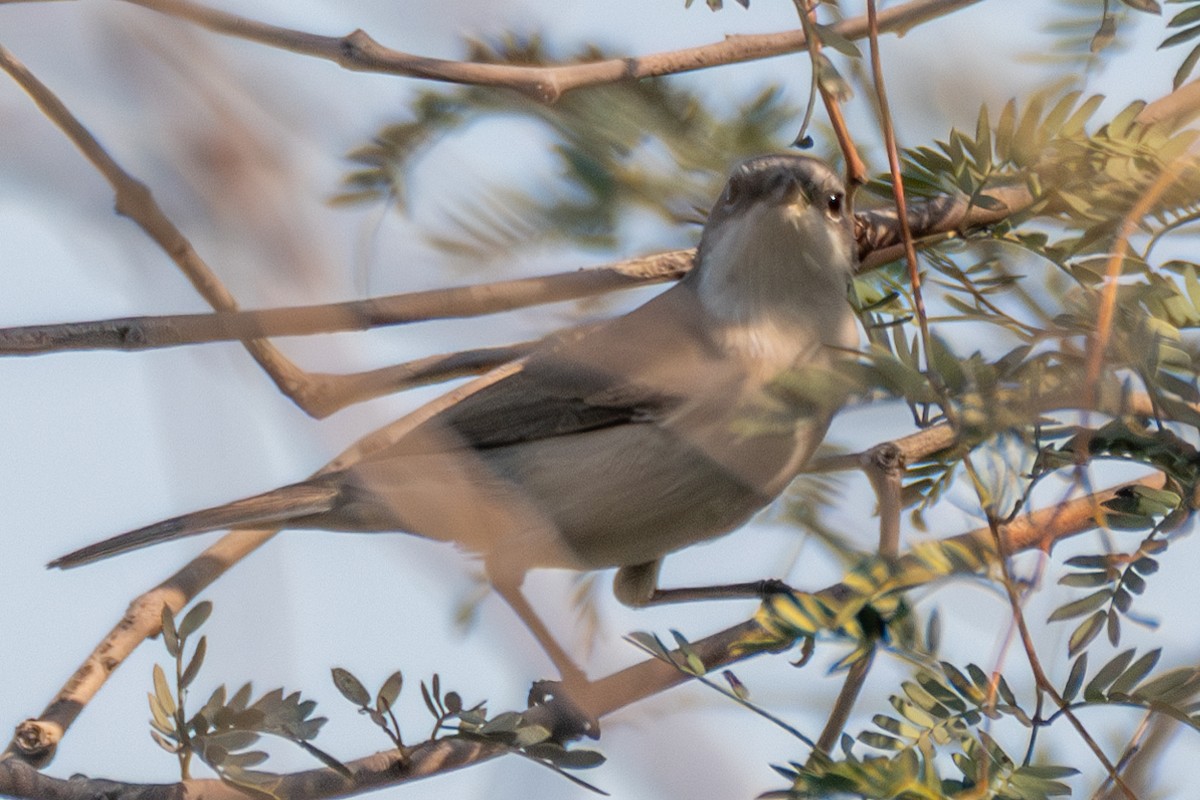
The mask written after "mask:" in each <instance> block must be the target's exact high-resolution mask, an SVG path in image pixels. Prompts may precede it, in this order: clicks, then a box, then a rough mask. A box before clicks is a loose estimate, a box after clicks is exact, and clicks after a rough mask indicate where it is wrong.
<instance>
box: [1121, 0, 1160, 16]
mask: <svg viewBox="0 0 1200 800" xmlns="http://www.w3.org/2000/svg"><path fill="white" fill-rule="evenodd" d="M1121 2H1122V3H1124V4H1125V5H1127V6H1129V7H1130V8H1132V9H1133V10H1135V11H1144V12H1146V13H1147V14H1161V13H1162V6H1160V5H1159V4H1158V3H1157V2H1156V0H1121Z"/></svg>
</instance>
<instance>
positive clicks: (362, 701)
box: [330, 667, 371, 708]
mask: <svg viewBox="0 0 1200 800" xmlns="http://www.w3.org/2000/svg"><path fill="white" fill-rule="evenodd" d="M330 672H331V673H332V675H333V685H334V686H336V687H337V690H338V691H339V692H341V693H342V697H344V698H346V699H347V700H349V701H350V702H351V703H354V705H356V706H358V707H359V708H364V707H366V706H367V705H368V704H369V703H370V702H371V695H370V693H369V692H368V691H367V687H365V686H363V685H362V682H361V681H360V680H359V679H358V678H356V677H354V676H353V675H352V674H350V672H349V671H348V670H344V669H342V668H341V667H334V668H333V669H332V670H330Z"/></svg>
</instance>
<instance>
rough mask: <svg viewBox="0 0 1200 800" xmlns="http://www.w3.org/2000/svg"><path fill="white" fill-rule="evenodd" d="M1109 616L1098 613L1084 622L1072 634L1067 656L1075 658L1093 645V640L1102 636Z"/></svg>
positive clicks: (1068, 641)
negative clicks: (1101, 633) (1102, 630)
mask: <svg viewBox="0 0 1200 800" xmlns="http://www.w3.org/2000/svg"><path fill="white" fill-rule="evenodd" d="M1107 616H1108V615H1107V614H1105V613H1104V612H1103V611H1097V612H1096V613H1095V614H1092V616H1090V617H1088V618H1087V619H1086V620H1085V621H1084V622H1082V623H1080V625H1079V627H1077V628H1076V629H1075V630H1074V631H1072V632H1071V637H1070V638H1069V639H1068V640H1067V655H1069V656H1074V655H1075V654H1076V653H1078V652H1079V651H1080V650H1082V649H1083V648H1085V647H1087V646H1088V645H1089V644H1091V642H1092V640H1093V639H1095V638H1096V636H1098V635H1099V634H1100V630H1101V629H1102V628H1103V627H1104V620H1105V618H1106V617H1107Z"/></svg>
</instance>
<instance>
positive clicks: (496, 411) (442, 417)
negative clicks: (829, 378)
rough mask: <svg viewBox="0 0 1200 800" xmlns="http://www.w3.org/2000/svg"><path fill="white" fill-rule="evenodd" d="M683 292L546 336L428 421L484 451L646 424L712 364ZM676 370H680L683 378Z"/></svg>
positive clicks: (694, 308)
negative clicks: (509, 367) (512, 365)
mask: <svg viewBox="0 0 1200 800" xmlns="http://www.w3.org/2000/svg"><path fill="white" fill-rule="evenodd" d="M700 314H701V312H700V310H699V305H698V303H696V301H695V297H694V293H693V292H692V290H691V289H690V287H686V286H677V287H674V288H672V289H671V290H669V291H667V292H665V293H664V294H662V295H660V296H659V297H658V298H656V299H655V300H653V301H651V302H650V303H648V304H646V305H645V306H642V307H641V308H638V309H637V310H635V311H634V312H632V313H630V314H627V315H625V316H623V317H618V318H616V319H614V320H611V321H609V322H605V323H601V324H599V325H594V326H590V327H587V328H582V329H578V330H576V331H572V332H570V333H567V334H565V335H562V336H559V337H556V338H555V339H553V340H550V341H548V342H547V344H545V345H544V346H543V347H542V348H540V349H539V350H538V351H536V352H535V353H534V354H533V355H532V356H531V357H530V358H529V360H528V361H527V362H526V363H525V364H524V365H523V367H522V368H521V369H520V370H518V371H515V372H514V373H513V374H511V375H509V376H507V377H506V378H504V379H502V380H500V381H497V382H495V383H492V384H490V385H488V386H485V387H484V388H482V389H480V390H479V391H477V392H475V393H473V394H470V395H468V396H466V397H465V398H463V399H462V400H460V401H459V402H457V403H456V404H454V405H453V406H451V407H449V408H447V409H446V410H444V411H442V412H441V413H439V414H437V415H436V416H435V417H434V418H433V419H431V420H430V424H434V425H437V426H439V427H440V428H441V429H442V430H446V429H448V430H450V431H452V432H453V433H454V434H455V435H456V437H458V438H459V439H460V440H461V441H462V443H463V444H465V445H467V446H469V447H472V448H476V449H487V448H493V447H503V446H506V445H512V444H518V443H520V442H526V441H533V440H538V439H547V438H553V437H558V436H569V435H572V434H577V433H582V432H584V431H590V430H596V429H600V428H607V427H611V426H615V425H625V424H630V423H645V422H654V421H657V420H660V419H662V418H663V417H665V416H666V415H668V414H670V413H671V412H672V411H673V410H675V409H677V408H678V407H679V406H680V405H681V404H682V403H684V402H686V401H687V400H688V398H689V397H691V396H693V395H694V394H695V391H696V387H695V386H694V385H692V384H693V383H694V376H696V375H702V374H705V370H704V369H701V368H700V367H701V366H702V364H701V362H700V361H698V360H697V359H703V360H705V361H708V362H710V363H711V362H712V361H713V360H714V351H713V348H712V345H711V342H710V340H709V339H708V338H707V335H706V332H705V326H704V325H703V320H701V319H700V318H699V315H700ZM681 371H682V372H684V373H686V374H681Z"/></svg>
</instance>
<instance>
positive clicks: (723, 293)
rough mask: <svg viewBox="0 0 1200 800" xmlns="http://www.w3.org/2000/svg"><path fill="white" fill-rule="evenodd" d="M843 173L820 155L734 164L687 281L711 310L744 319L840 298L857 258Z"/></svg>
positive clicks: (775, 158)
mask: <svg viewBox="0 0 1200 800" xmlns="http://www.w3.org/2000/svg"><path fill="white" fill-rule="evenodd" d="M855 253H856V247H855V242H854V223H853V218H852V215H851V212H850V209H849V207H848V203H847V200H846V190H845V187H844V186H843V184H842V180H841V178H840V177H839V176H838V174H837V173H836V172H834V171H833V169H831V168H830V167H829V165H828V164H826V163H825V162H823V161H819V160H818V159H815V158H811V157H809V156H801V155H795V154H781V155H767V156H759V157H757V158H752V159H750V160H748V161H744V162H742V163H741V164H739V165H738V166H737V167H736V168H735V169H734V170H733V174H732V175H730V177H729V181H728V183H726V184H725V190H724V191H723V192H721V196H720V197H719V198H718V199H717V203H716V205H715V206H714V207H713V209H712V212H711V213H710V214H709V216H708V221H707V222H706V223H705V226H704V234H703V236H702V237H701V239H700V247H699V250H698V252H697V257H696V269H695V270H694V273H693V277H691V279H690V282H691V283H692V284H693V285H694V286H696V288H697V291H698V293H699V294H700V297H701V301H702V302H703V303H704V304H705V305H706V306H707V307H708V308H709V310H710V311H712V312H713V313H716V314H718V315H719V316H725V317H738V318H745V317H746V316H748V315H755V314H759V313H764V312H765V313H768V314H772V315H773V314H774V312H775V311H776V310H784V309H790V310H791V311H790V312H788V313H793V312H796V311H799V312H801V313H803V312H804V309H805V307H809V308H811V307H812V304H817V303H820V304H825V303H828V302H831V297H832V298H833V300H832V302H838V303H840V302H841V300H843V299H844V296H845V288H846V284H847V281H848V280H849V279H850V276H851V274H852V273H853V271H854V267H855V262H856V256H855Z"/></svg>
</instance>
